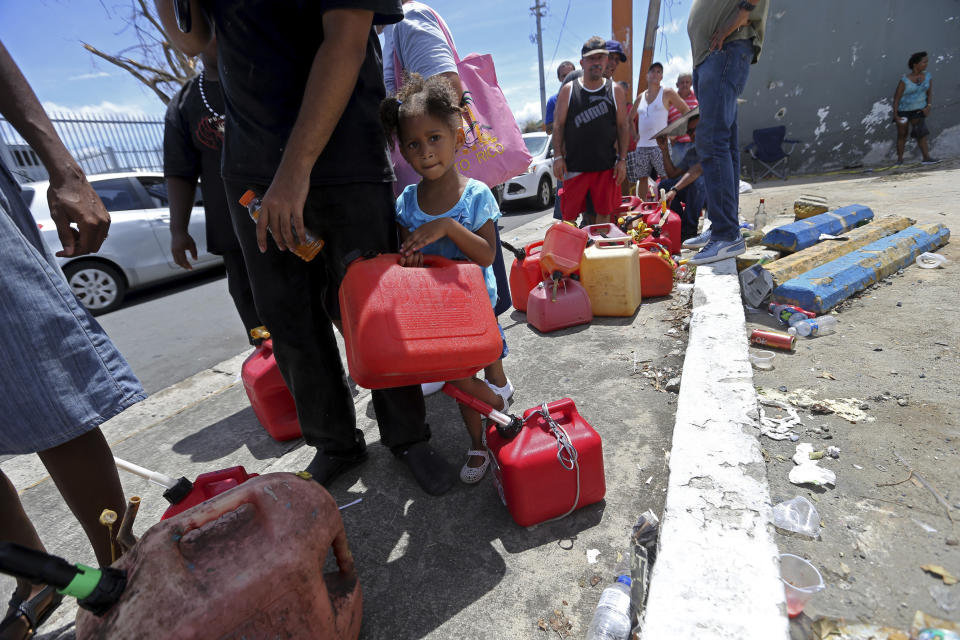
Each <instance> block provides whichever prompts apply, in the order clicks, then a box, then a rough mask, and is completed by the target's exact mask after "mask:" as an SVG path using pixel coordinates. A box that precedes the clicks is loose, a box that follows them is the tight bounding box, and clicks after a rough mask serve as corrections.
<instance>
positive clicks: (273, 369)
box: [240, 329, 303, 441]
mask: <svg viewBox="0 0 960 640" xmlns="http://www.w3.org/2000/svg"><path fill="white" fill-rule="evenodd" d="M253 331H256V329H254V330H253ZM251 333H252V331H251ZM267 335H269V334H267ZM240 378H241V379H242V380H243V388H244V390H245V391H246V392H247V397H248V398H249V399H250V406H251V407H253V413H254V414H255V415H256V416H257V420H259V421H260V424H262V425H263V428H264V429H266V430H267V433H269V434H270V436H271V437H272V438H273V439H274V440H281V441H283V440H293V439H294V438H299V437H300V436H301V435H303V434H302V433H301V432H300V421H299V420H298V419H297V405H296V403H295V402H294V401H293V396H292V395H290V390H289V389H287V385H286V383H285V382H284V381H283V377H282V376H281V375H280V369H279V368H277V361H276V359H275V358H274V356H273V340H269V339H268V340H264V341H263V342H261V343H260V345H259V346H258V347H257V348H256V349H254V350H253V353H251V354H250V355H249V356H247V359H246V360H244V361H243V367H242V368H241V370H240Z"/></svg>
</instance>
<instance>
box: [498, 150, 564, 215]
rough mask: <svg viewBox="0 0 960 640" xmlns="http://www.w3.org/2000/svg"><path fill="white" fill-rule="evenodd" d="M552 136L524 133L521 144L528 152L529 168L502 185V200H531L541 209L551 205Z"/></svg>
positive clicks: (554, 186)
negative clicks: (529, 158)
mask: <svg viewBox="0 0 960 640" xmlns="http://www.w3.org/2000/svg"><path fill="white" fill-rule="evenodd" d="M552 141H553V136H551V135H550V134H547V133H542V132H536V133H525V134H523V142H524V143H525V144H526V145H527V150H528V151H529V152H530V156H531V160H530V166H529V167H527V171H526V172H525V173H522V174H520V175H519V176H517V177H515V178H511V179H510V180H507V182H505V183H504V185H503V199H504V200H527V199H529V200H531V201H532V202H533V204H535V205H536V206H537V207H539V208H541V209H546V208H547V207H549V206H550V205H552V204H553V196H554V194H555V193H556V190H557V181H556V178H554V177H553V144H552Z"/></svg>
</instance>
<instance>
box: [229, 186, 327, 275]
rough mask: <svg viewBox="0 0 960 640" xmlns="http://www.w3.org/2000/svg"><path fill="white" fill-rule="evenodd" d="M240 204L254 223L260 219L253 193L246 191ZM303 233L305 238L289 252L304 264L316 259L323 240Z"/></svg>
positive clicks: (255, 195)
mask: <svg viewBox="0 0 960 640" xmlns="http://www.w3.org/2000/svg"><path fill="white" fill-rule="evenodd" d="M240 204H242V205H243V206H245V207H246V208H247V210H248V211H249V212H250V217H251V218H253V220H254V221H256V220H257V218H259V217H260V198H258V197H257V194H255V193H254V192H253V191H251V190H249V189H248V190H247V191H246V192H245V193H244V194H243V195H242V196H241V197H240ZM305 231H306V238H305V239H304V241H303V242H298V243H297V245H296V246H295V247H294V248H293V249H291V251H293V253H295V254H296V255H297V256H299V257H300V258H301V259H303V260H304V261H305V262H310V261H311V260H313V259H314V258H315V257H317V254H318V253H320V249H323V238H318V237H317V236H315V235H313V234H312V233H310V230H309V229H305ZM294 235H296V231H294ZM298 240H299V238H298Z"/></svg>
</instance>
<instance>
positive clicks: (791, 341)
mask: <svg viewBox="0 0 960 640" xmlns="http://www.w3.org/2000/svg"><path fill="white" fill-rule="evenodd" d="M750 342H752V343H753V344H762V345H766V346H768V347H773V348H775V349H783V350H784V351H793V347H794V346H795V345H796V344H797V336H792V335H790V334H789V333H784V332H782V331H770V330H768V329H754V330H753V333H751V334H750Z"/></svg>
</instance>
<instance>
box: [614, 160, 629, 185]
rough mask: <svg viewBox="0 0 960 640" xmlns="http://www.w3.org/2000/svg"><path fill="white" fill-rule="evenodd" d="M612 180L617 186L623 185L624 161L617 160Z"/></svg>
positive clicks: (625, 164) (625, 163)
mask: <svg viewBox="0 0 960 640" xmlns="http://www.w3.org/2000/svg"><path fill="white" fill-rule="evenodd" d="M613 179H614V180H616V181H617V184H618V185H619V184H623V181H624V180H626V179H627V161H626V160H617V166H616V167H614V169H613Z"/></svg>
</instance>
